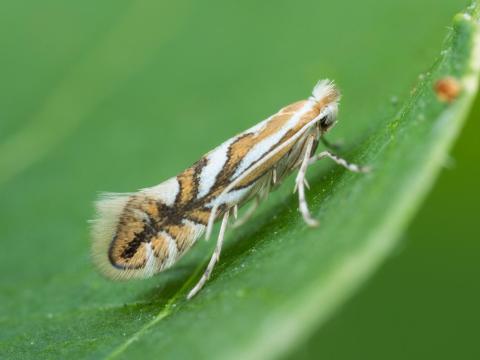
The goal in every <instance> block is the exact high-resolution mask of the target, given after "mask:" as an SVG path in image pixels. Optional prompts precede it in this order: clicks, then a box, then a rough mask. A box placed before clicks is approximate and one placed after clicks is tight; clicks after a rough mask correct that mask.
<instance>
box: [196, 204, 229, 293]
mask: <svg viewBox="0 0 480 360" xmlns="http://www.w3.org/2000/svg"><path fill="white" fill-rule="evenodd" d="M229 215H230V210H227V212H226V213H225V214H224V215H223V220H222V225H221V227H220V232H219V234H218V239H217V244H216V246H215V250H214V252H213V254H212V257H211V258H210V261H209V262H208V265H207V268H206V269H205V272H204V273H203V275H202V277H201V278H200V280H199V281H198V282H197V284H196V285H195V286H194V287H193V288H192V290H190V292H189V293H188V295H187V299H189V300H190V299H191V298H192V297H194V296H195V295H196V294H197V293H198V292H199V291H200V290H201V289H202V288H203V286H204V285H205V283H206V282H207V280H208V279H209V278H210V275H211V274H212V271H213V268H214V267H215V265H216V264H217V262H218V260H219V259H220V253H221V252H222V246H223V239H224V238H225V231H226V229H227V224H228V217H229Z"/></svg>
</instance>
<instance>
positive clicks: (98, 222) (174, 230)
mask: <svg viewBox="0 0 480 360" xmlns="http://www.w3.org/2000/svg"><path fill="white" fill-rule="evenodd" d="M178 191H179V190H178V183H177V181H176V178H172V179H170V180H168V181H166V182H164V183H162V184H160V185H157V186H155V187H152V188H146V189H142V190H140V191H139V192H137V193H133V194H104V195H103V196H102V197H101V198H100V199H99V200H98V201H97V202H96V212H97V216H96V219H95V220H93V221H92V225H93V226H92V238H93V242H92V256H93V260H94V263H95V264H96V266H97V267H98V269H99V270H100V272H101V273H102V274H103V275H105V276H107V277H109V278H111V279H114V280H128V279H132V278H147V277H151V276H153V275H154V274H156V273H158V272H161V271H162V270H165V269H167V268H169V267H171V266H172V265H173V264H174V263H175V262H176V261H178V259H179V258H180V257H181V256H182V255H183V254H184V253H185V252H186V251H187V250H188V249H189V248H190V247H191V246H192V245H193V243H194V242H195V241H196V240H197V239H198V237H200V236H201V234H202V232H203V230H204V228H205V227H204V226H203V225H200V224H197V223H193V222H190V221H188V220H184V221H182V222H181V223H178V224H175V225H171V224H169V222H168V221H165V220H167V218H168V217H171V216H174V215H176V214H174V213H172V209H174V207H173V206H172V205H173V202H174V201H175V197H176V193H178ZM154 224H155V226H154Z"/></svg>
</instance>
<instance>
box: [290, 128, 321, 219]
mask: <svg viewBox="0 0 480 360" xmlns="http://www.w3.org/2000/svg"><path fill="white" fill-rule="evenodd" d="M314 141H315V139H314V138H313V137H309V138H308V140H307V146H306V149H305V155H304V158H303V160H302V164H301V165H300V169H299V170H298V174H297V178H296V180H295V189H297V190H298V202H299V209H300V213H301V214H302V216H303V220H304V221H305V222H306V223H307V225H309V226H317V225H318V221H317V220H315V219H314V218H312V215H310V210H308V204H307V199H306V198H305V186H306V183H307V182H306V179H305V175H306V174H307V168H308V165H309V164H310V161H309V160H310V154H311V153H312V146H313V143H314Z"/></svg>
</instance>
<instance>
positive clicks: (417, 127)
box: [0, 0, 480, 359]
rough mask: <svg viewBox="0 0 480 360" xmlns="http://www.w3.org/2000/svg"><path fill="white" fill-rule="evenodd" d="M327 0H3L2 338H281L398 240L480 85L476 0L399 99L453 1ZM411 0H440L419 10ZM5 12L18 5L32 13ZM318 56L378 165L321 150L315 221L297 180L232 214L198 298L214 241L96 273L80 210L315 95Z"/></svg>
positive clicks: (257, 347)
mask: <svg viewBox="0 0 480 360" xmlns="http://www.w3.org/2000/svg"><path fill="white" fill-rule="evenodd" d="M317 3H318V2H309V1H305V2H302V4H301V5H303V8H302V6H300V5H299V4H298V3H295V4H293V3H291V4H290V3H278V2H275V3H274V4H275V6H274V11H273V12H272V6H273V3H272V4H263V5H259V4H257V3H256V2H251V3H249V2H242V4H229V5H227V4H224V3H222V2H219V3H215V4H213V3H212V4H211V5H210V6H208V7H206V6H205V5H204V4H203V2H202V3H201V4H200V3H198V4H197V3H196V2H193V1H192V2H190V1H185V2H178V3H176V4H177V5H175V7H169V6H165V5H159V4H158V2H155V1H139V2H136V3H134V4H130V3H127V2H122V1H115V2H112V3H110V5H108V4H107V2H105V4H102V5H98V4H97V3H94V5H95V14H92V13H91V12H90V11H88V9H87V8H88V6H86V5H85V4H83V3H82V4H80V3H79V4H70V5H65V4H63V3H62V4H57V3H55V2H54V1H52V2H45V3H43V2H42V5H41V6H42V7H41V8H37V6H40V5H36V2H32V3H31V8H29V10H28V11H27V12H26V13H25V12H24V9H22V8H21V7H18V6H19V5H17V2H13V1H12V2H11V3H9V2H6V3H5V4H3V5H1V6H2V7H3V9H1V10H3V11H0V14H2V15H1V17H2V20H5V21H2V22H0V24H1V25H0V26H2V27H4V28H5V29H1V30H2V31H1V32H0V33H1V34H2V38H1V39H0V40H2V42H3V43H5V44H6V45H5V47H4V48H7V49H9V50H10V51H7V52H6V53H7V56H5V57H4V58H2V59H1V60H0V65H2V66H1V67H0V68H1V69H3V70H2V74H3V73H5V74H4V75H5V76H4V77H3V78H4V79H6V80H7V82H6V83H7V84H8V85H9V86H8V87H6V86H5V85H2V87H1V88H0V95H1V96H0V98H2V99H8V100H9V101H5V100H2V101H4V103H2V104H1V105H2V106H1V108H2V109H4V110H2V111H4V114H5V115H2V117H3V118H5V119H11V120H10V121H6V122H2V123H1V124H0V126H1V127H0V130H1V134H0V165H1V169H2V172H1V173H0V186H1V188H0V196H1V197H0V199H1V201H2V205H1V208H0V209H1V217H0V228H1V229H2V238H3V239H2V252H1V254H0V256H1V258H0V260H1V261H0V270H1V272H2V274H4V276H2V283H1V288H0V304H1V308H0V357H1V358H21V359H25V358H99V357H101V358H103V357H105V358H135V357H138V358H152V357H161V358H191V357H192V356H195V358H208V359H211V358H221V359H225V358H247V359H252V358H259V359H264V358H275V357H277V356H279V355H281V354H283V353H285V352H286V351H287V350H288V349H289V348H291V347H292V346H293V345H295V344H297V343H298V342H299V341H301V340H302V339H303V337H304V336H305V335H307V334H308V333H310V332H311V331H312V330H313V329H314V328H315V327H318V326H320V325H321V324H322V323H323V322H324V321H325V320H326V319H327V318H328V317H330V316H332V314H334V312H335V310H336V309H338V308H339V306H340V305H341V304H342V303H343V302H344V301H345V300H346V299H347V298H348V297H349V296H351V295H352V294H353V293H354V291H355V290H356V289H358V288H359V287H360V286H362V284H363V283H364V282H365V280H366V279H367V278H368V277H369V276H370V275H371V274H372V272H373V271H374V270H375V269H376V268H377V267H378V265H379V264H380V263H381V262H382V261H384V260H385V259H386V257H388V255H389V254H390V253H391V252H392V250H393V249H394V248H395V246H397V244H398V241H399V236H400V235H401V234H402V231H403V230H404V229H405V226H406V225H407V224H408V222H409V220H411V219H412V217H413V216H414V214H415V211H416V209H417V208H418V206H419V204H420V203H421V201H422V199H423V197H424V196H425V194H426V192H427V191H428V190H429V188H430V187H431V185H432V183H433V181H434V179H435V177H436V175H437V174H438V171H439V170H440V168H441V167H442V166H443V164H444V161H445V157H446V155H447V153H448V150H449V148H450V146H451V144H452V142H453V141H454V140H455V138H456V136H457V134H458V132H459V130H460V129H461V126H462V123H463V121H464V120H465V118H466V116H467V114H468V111H469V109H470V105H471V103H472V101H473V98H474V96H475V94H476V90H477V83H478V72H479V71H480V31H479V25H478V19H479V10H478V6H477V5H472V6H471V7H469V9H468V10H467V11H466V12H465V13H462V14H459V15H457V16H455V18H454V20H453V27H452V28H451V29H450V30H448V35H447V39H446V41H445V42H444V45H443V48H442V50H441V55H440V57H439V58H438V59H437V61H436V62H435V64H434V66H433V67H431V68H430V70H429V71H427V72H426V73H424V74H422V75H421V76H420V77H419V80H418V82H417V84H416V85H415V86H414V88H413V89H412V90H411V93H410V95H408V96H403V95H397V96H395V98H398V99H400V100H395V99H390V98H391V96H393V95H394V94H404V93H405V92H406V91H407V90H408V88H409V84H411V83H412V82H413V79H414V77H416V76H417V75H418V72H419V71H421V70H422V69H425V68H426V66H427V64H428V63H429V62H431V58H432V57H433V56H434V54H435V51H436V50H435V49H436V48H437V47H438V46H437V43H438V42H439V39H440V38H441V35H442V34H441V33H440V32H441V31H442V29H443V28H444V25H445V23H442V21H444V20H445V19H447V17H448V14H450V13H451V12H452V11H453V9H454V8H455V6H456V4H455V2H454V1H452V2H451V3H449V2H447V1H445V2H444V3H442V4H441V5H439V4H437V2H436V1H433V2H431V3H428V2H424V3H423V2H422V4H417V2H416V1H413V0H412V1H398V2H389V4H379V3H378V2H374V1H373V0H372V1H370V2H368V1H367V2H362V3H361V4H360V3H358V4H351V5H350V7H349V8H348V12H346V11H345V8H344V7H343V6H344V5H342V4H338V5H335V4H331V5H323V4H317ZM113 4H114V5H113ZM97 5H98V6H99V7H97ZM92 6H93V5H92ZM432 6H435V9H436V13H437V14H439V15H438V17H436V16H434V14H433V13H431V10H430V7H432ZM307 7H308V8H309V10H310V11H306V10H305V9H306V8H307ZM52 9H53V10H55V11H56V12H57V13H58V14H60V15H61V16H58V17H55V18H51V15H50V14H51V13H52ZM299 9H302V11H299ZM411 9H415V10H416V12H415V13H418V14H423V13H429V14H431V16H429V19H425V18H424V17H421V16H420V15H419V17H415V15H413V18H412V12H411ZM7 10H8V11H7ZM10 13H15V14H20V13H22V14H23V15H24V16H25V17H26V19H27V20H28V21H27V20H25V25H26V27H22V28H18V27H15V26H14V23H13V22H12V21H10V20H9V18H10V17H9V16H6V15H4V14H10ZM321 14H328V16H327V15H323V16H321ZM440 14H442V15H440ZM407 17H408V21H404V20H405V19H407ZM246 19H248V21H246ZM359 19H360V20H361V21H359ZM398 19H400V20H401V21H400V20H398ZM338 21H341V24H338ZM445 21H446V20H445ZM38 24H44V25H46V24H49V26H42V27H40V29H41V30H38ZM285 24H289V25H290V26H285ZM395 24H396V25H398V24H401V26H400V25H399V27H398V29H396V28H394V26H392V25H395ZM27 25H28V26H27ZM7 29H8V30H9V31H8V32H7V31H6V30H7ZM332 29H335V31H336V33H335V34H332V33H333V30H332ZM35 30H38V31H40V34H41V35H39V37H38V38H37V37H36V32H35ZM3 34H8V36H6V35H3ZM39 39H41V40H42V41H43V43H42V41H39ZM45 46H47V48H52V49H53V48H54V47H53V46H55V48H57V49H59V50H57V51H58V53H56V54H55V53H54V52H53V50H52V51H45ZM125 49H128V50H129V51H126V50H125ZM418 49H422V51H423V52H424V54H423V55H419V54H417V51H418ZM32 59H35V65H34V66H33V65H32V64H33V60H32ZM27 65H30V66H27ZM5 69H11V71H9V72H7V71H5ZM173 70H174V71H173ZM322 74H325V77H327V76H328V77H332V78H335V79H336V80H337V83H338V85H339V86H340V88H341V89H342V90H343V94H344V99H343V100H342V101H343V102H342V113H341V114H340V116H341V117H340V119H341V121H340V123H339V125H338V126H337V128H335V130H334V131H332V136H340V137H342V138H343V139H344V142H345V143H346V144H348V148H349V149H351V150H350V151H348V152H346V153H345V154H344V155H345V157H347V158H349V159H351V160H352V161H355V162H358V163H362V164H370V165H372V166H373V167H374V171H373V172H372V173H370V174H368V175H358V174H351V173H348V172H346V171H344V170H343V169H340V168H338V167H336V166H333V165H332V164H328V162H327V161H325V162H324V164H323V165H319V168H318V169H314V168H312V169H311V171H310V173H309V179H310V181H309V182H310V184H311V185H312V188H311V191H310V192H309V203H310V208H311V209H312V212H313V214H314V215H315V216H316V217H317V218H318V219H319V220H320V221H321V226H320V227H318V228H315V229H311V228H308V227H306V226H305V224H304V223H303V221H302V219H301V217H300V216H299V214H298V211H297V199H296V197H295V196H293V195H291V194H290V192H291V190H292V188H291V186H289V185H291V184H288V183H287V184H285V186H284V187H283V189H282V190H281V191H279V192H278V193H276V194H272V198H271V199H270V201H269V202H268V203H267V204H265V205H264V207H263V208H262V210H261V211H260V212H259V214H258V216H257V217H256V219H254V220H253V221H251V222H250V223H249V224H247V226H246V227H245V228H243V229H240V230H239V231H231V232H230V236H229V238H228V239H227V246H226V248H225V250H224V252H223V254H222V259H221V262H220V264H219V265H218V267H217V268H216V270H215V272H214V274H213V276H212V278H211V279H210V281H209V282H208V284H207V285H206V287H205V288H204V289H203V290H202V292H201V293H200V294H199V295H198V296H197V297H195V298H194V299H193V300H192V301H188V302H187V301H186V300H185V295H186V292H187V290H188V289H189V288H190V287H191V286H192V285H193V284H194V283H195V281H196V280H197V279H198V276H199V275H200V274H201V271H202V270H203V268H204V267H205V264H206V261H207V259H208V256H209V253H210V251H211V248H212V245H213V244H211V243H210V244H207V243H204V242H201V243H199V244H198V246H197V247H196V249H195V250H194V251H192V253H191V254H189V256H187V257H186V258H185V259H184V260H182V261H181V262H180V264H179V265H178V266H177V267H175V268H174V269H173V270H171V271H168V272H166V273H164V274H162V275H161V276H158V277H155V278H152V279H149V280H146V281H143V282H132V283H120V284H119V283H111V282H109V281H107V280H105V279H102V278H101V277H100V276H99V275H97V274H96V273H95V271H94V270H93V268H92V266H91V264H90V261H89V255H88V251H89V250H88V248H89V245H88V228H87V224H86V222H85V220H86V219H87V218H88V217H89V216H91V214H92V208H91V202H92V200H93V198H94V197H95V195H94V194H95V192H96V191H98V190H111V191H131V190H134V189H135V188H138V187H144V186H148V185H151V184H155V183H158V182H159V181H161V179H165V178H168V177H169V176H171V175H172V174H174V173H176V172H178V171H180V170H182V168H184V167H186V165H188V164H189V163H191V162H193V161H194V160H195V158H196V157H198V156H199V155H200V154H202V153H204V152H205V151H207V150H208V149H209V148H211V147H213V146H215V145H217V144H218V143H220V142H221V141H222V140H224V139H225V138H227V137H228V136H231V135H233V134H234V133H235V132H238V131H241V130H242V129H244V128H246V127H247V126H248V125H251V124H252V121H251V120H249V119H251V118H254V119H255V117H258V118H259V119H261V118H262V117H265V115H267V114H268V113H271V112H273V111H275V110H276V109H277V108H278V107H279V106H281V105H284V104H285V103H288V102H291V101H292V100H295V98H296V97H299V98H301V97H305V96H306V95H307V94H308V93H307V92H306V89H309V87H310V86H311V85H313V83H314V82H315V80H317V77H318V76H319V75H322ZM446 77H453V78H455V79H456V81H457V82H458V83H459V84H460V87H461V92H460V93H459V95H458V96H457V97H456V98H455V99H453V101H452V102H450V103H447V102H442V101H440V100H439V99H438V97H437V94H435V92H434V90H433V89H434V84H435V83H436V82H437V81H438V80H439V79H444V78H446ZM4 84H5V83H4ZM252 84H255V85H254V87H253V88H252ZM286 85H287V86H286ZM257 99H258V100H257ZM27 100H28V101H27ZM393 100H394V101H393ZM398 103H401V104H402V105H401V106H399V105H398ZM20 105H24V106H20ZM160 114H161V115H160ZM226 114H228V116H226ZM160 116H161V117H162V119H161V120H159V117H160ZM172 119H175V120H172ZM177 119H178V120H177Z"/></svg>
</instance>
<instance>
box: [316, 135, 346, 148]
mask: <svg viewBox="0 0 480 360" xmlns="http://www.w3.org/2000/svg"><path fill="white" fill-rule="evenodd" d="M320 141H321V142H322V144H323V145H324V146H325V147H326V148H327V149H330V150H337V151H338V150H340V149H341V148H342V144H341V143H339V142H334V143H331V142H330V141H328V140H327V139H325V138H324V137H323V136H322V137H320Z"/></svg>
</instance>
